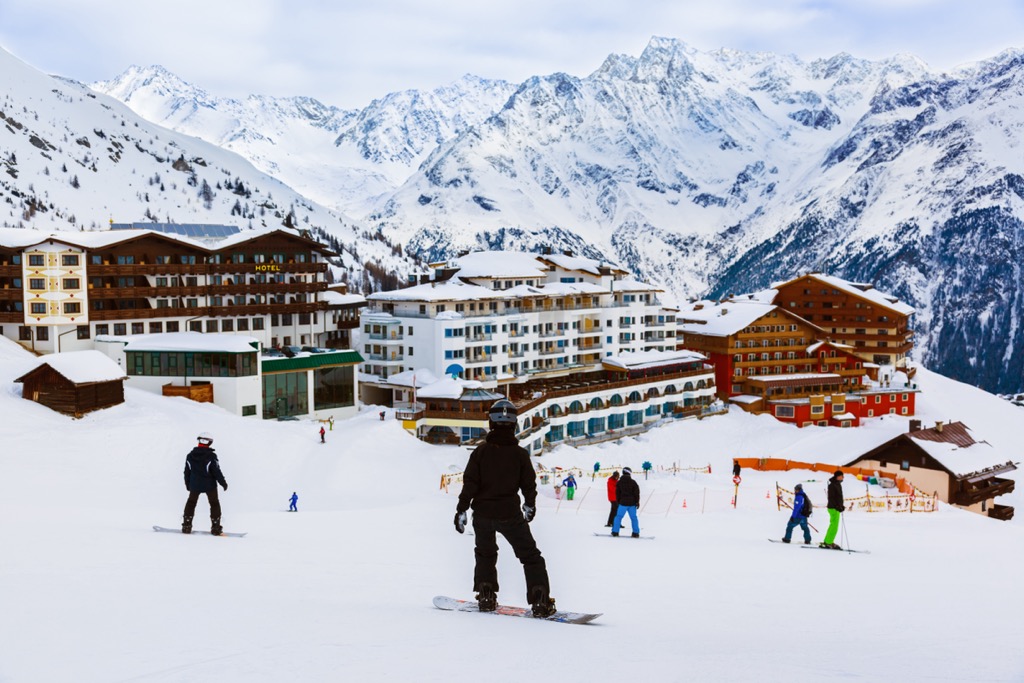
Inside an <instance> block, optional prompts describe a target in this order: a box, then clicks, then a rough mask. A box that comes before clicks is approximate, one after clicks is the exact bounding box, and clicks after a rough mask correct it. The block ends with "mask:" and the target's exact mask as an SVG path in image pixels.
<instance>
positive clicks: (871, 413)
mask: <svg viewBox="0 0 1024 683" xmlns="http://www.w3.org/2000/svg"><path fill="white" fill-rule="evenodd" d="M874 416H875V411H874V410H868V417H874ZM883 467H884V465H883Z"/></svg>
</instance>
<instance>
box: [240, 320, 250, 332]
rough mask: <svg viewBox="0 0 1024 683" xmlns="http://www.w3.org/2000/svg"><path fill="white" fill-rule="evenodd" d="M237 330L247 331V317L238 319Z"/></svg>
mask: <svg viewBox="0 0 1024 683" xmlns="http://www.w3.org/2000/svg"><path fill="white" fill-rule="evenodd" d="M238 331H239V332H248V331H249V319H248V318H239V319H238Z"/></svg>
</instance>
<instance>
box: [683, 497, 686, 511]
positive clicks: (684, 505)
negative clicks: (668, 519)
mask: <svg viewBox="0 0 1024 683" xmlns="http://www.w3.org/2000/svg"><path fill="white" fill-rule="evenodd" d="M683 509H684V510H685V509H686V499H685V498H683Z"/></svg>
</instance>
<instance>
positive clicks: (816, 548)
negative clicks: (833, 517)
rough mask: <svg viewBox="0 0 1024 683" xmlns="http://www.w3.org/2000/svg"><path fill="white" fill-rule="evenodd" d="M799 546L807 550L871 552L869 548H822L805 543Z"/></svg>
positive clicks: (868, 553) (867, 553) (865, 553)
mask: <svg viewBox="0 0 1024 683" xmlns="http://www.w3.org/2000/svg"><path fill="white" fill-rule="evenodd" d="M801 547H802V548H807V549H808V550H831V551H832V552H834V553H862V554H864V555H870V554H871V551H870V550H853V549H852V548H838V549H837V548H822V547H821V546H820V545H805V546H801Z"/></svg>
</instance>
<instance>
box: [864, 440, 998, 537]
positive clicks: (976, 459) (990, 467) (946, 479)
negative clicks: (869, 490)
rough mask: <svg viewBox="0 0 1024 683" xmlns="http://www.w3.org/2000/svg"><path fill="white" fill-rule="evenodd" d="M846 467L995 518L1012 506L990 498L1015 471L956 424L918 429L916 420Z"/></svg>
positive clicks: (993, 450)
mask: <svg viewBox="0 0 1024 683" xmlns="http://www.w3.org/2000/svg"><path fill="white" fill-rule="evenodd" d="M847 465H849V466H857V467H864V468H868V469H871V470H877V471H878V472H880V473H882V474H893V475H896V474H899V475H900V476H904V477H906V478H907V479H908V480H909V481H911V482H913V484H914V486H916V487H917V488H919V489H922V490H924V491H935V492H936V493H937V495H938V497H939V500H941V501H943V502H945V503H950V504H952V505H956V506H957V507H962V508H965V509H967V510H971V511H972V512H978V513H981V514H986V515H988V516H989V517H993V518H995V519H1002V520H1008V519H1011V518H1012V517H1013V512H1014V510H1013V507H1012V506H1009V505H999V504H997V503H996V502H995V499H996V498H997V497H999V496H1002V495H1005V494H1008V493H1012V492H1013V490H1014V488H1015V482H1014V480H1013V479H1005V478H1001V477H999V476H998V475H1000V474H1006V473H1007V472H1012V471H1013V470H1015V469H1017V467H1016V465H1014V463H1013V462H1012V461H1010V460H1009V459H1008V458H1006V456H1005V454H1002V453H999V452H997V451H996V449H995V448H994V447H992V445H991V444H989V443H987V442H985V441H975V440H974V437H973V436H972V435H971V433H970V428H969V427H967V425H965V424H963V423H962V422H951V423H949V424H944V423H943V422H936V423H935V426H934V427H931V428H930V429H922V428H921V423H920V421H919V420H911V421H910V430H909V431H908V432H906V433H904V434H900V435H899V436H897V437H894V438H892V439H890V440H888V441H886V442H885V443H883V444H881V445H879V446H876V447H875V448H872V449H871V450H869V451H867V452H866V453H863V454H861V455H859V456H857V457H856V458H855V459H853V460H851V461H850V462H849V463H847Z"/></svg>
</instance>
